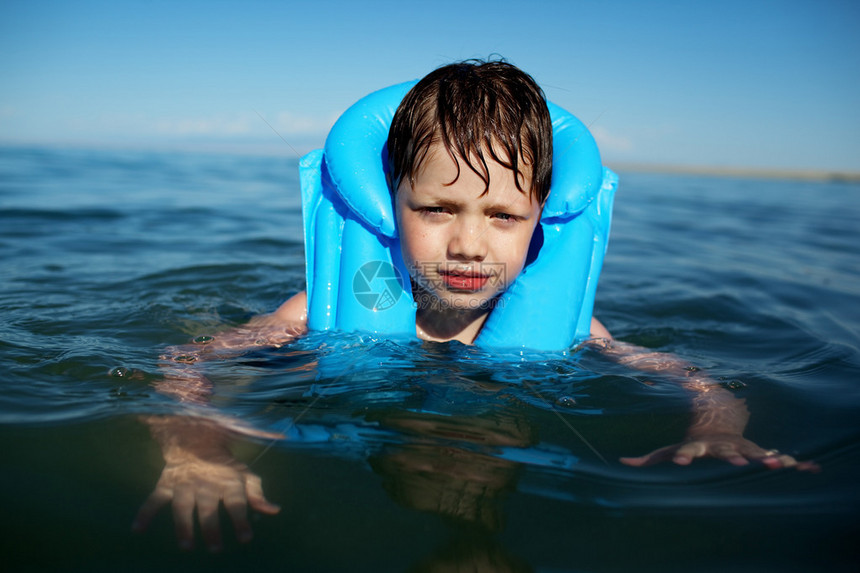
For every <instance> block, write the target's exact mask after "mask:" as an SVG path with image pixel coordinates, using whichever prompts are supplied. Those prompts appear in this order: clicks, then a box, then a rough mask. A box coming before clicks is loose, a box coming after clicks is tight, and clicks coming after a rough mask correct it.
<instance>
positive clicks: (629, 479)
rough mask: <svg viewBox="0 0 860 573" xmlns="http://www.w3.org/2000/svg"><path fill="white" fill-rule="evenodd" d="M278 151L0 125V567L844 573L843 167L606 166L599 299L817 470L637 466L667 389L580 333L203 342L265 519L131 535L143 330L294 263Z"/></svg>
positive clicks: (849, 321) (228, 309)
mask: <svg viewBox="0 0 860 573" xmlns="http://www.w3.org/2000/svg"><path fill="white" fill-rule="evenodd" d="M295 165H296V160H295V158H292V157H288V156H285V157H251V156H225V155H192V154H159V153H144V152H139V151H134V152H132V151H128V152H126V151H111V152H105V151H86V150H57V149H19V148H4V149H2V150H0V260H2V263H0V265H2V266H0V269H2V277H3V280H2V282H0V313H2V314H0V317H2V320H0V349H2V352H0V367H2V371H3V372H4V374H5V383H4V389H5V390H4V392H2V393H0V444H2V452H3V453H4V457H3V471H2V473H0V475H1V476H2V477H0V479H1V480H2V492H3V493H2V498H0V500H2V501H0V503H2V509H3V515H4V520H3V532H2V536H0V539H2V542H0V543H2V551H3V555H4V563H5V564H6V567H8V570H33V569H39V570H45V569H47V570H64V571H65V570H86V571H93V570H110V571H113V570H117V569H119V568H122V569H124V570H125V569H130V570H134V569H140V570H152V569H154V568H156V567H157V568H160V569H164V570H188V568H189V567H190V568H193V569H203V568H205V569H207V570H225V571H232V570H236V569H237V568H241V569H242V570H255V569H259V570H263V569H265V570H271V569H273V568H277V569H284V568H293V569H294V570H297V571H344V570H349V571H406V570H414V571H432V570H441V569H442V568H443V567H444V566H446V565H447V566H450V565H451V564H453V563H460V564H463V563H472V564H475V563H483V564H487V565H486V566H487V570H497V571H508V570H510V571H529V570H532V571H630V570H637V571H724V570H740V571H811V570H824V571H842V570H845V571H848V570H853V568H854V566H855V565H856V562H857V561H856V559H857V557H858V554H857V551H856V550H855V549H854V546H855V543H856V539H857V537H858V534H860V527H858V515H860V514H858V510H860V491H858V486H857V484H858V478H860V439H858V438H860V416H858V412H860V385H858V373H860V358H858V348H860V329H858V325H860V307H858V305H857V300H858V295H860V280H858V279H860V229H858V225H857V221H858V220H860V186H858V185H857V184H849V183H844V182H797V181H784V180H763V179H762V180H756V179H743V178H719V177H696V176H690V175H683V176H681V175H655V174H638V173H622V174H621V187H620V190H619V192H618V195H617V199H616V210H615V219H614V223H613V231H612V239H611V244H610V249H609V254H608V256H607V258H606V264H605V269H604V274H603V277H602V279H601V285H600V289H599V292H598V300H597V316H598V317H599V318H600V319H601V320H602V321H603V322H604V323H605V324H606V325H607V326H608V327H609V329H610V330H611V331H612V332H613V334H614V335H615V336H616V337H619V338H621V339H624V340H627V341H630V342H633V343H637V344H641V345H644V346H647V347H649V348H653V349H655V350H659V351H665V352H671V353H674V354H676V355H678V356H680V357H682V358H684V359H686V360H689V361H690V362H692V363H694V364H696V365H698V366H699V367H701V368H702V369H704V370H706V371H707V372H708V373H709V374H710V375H711V376H713V377H714V378H715V379H717V380H719V381H721V382H722V383H723V384H724V385H725V387H727V388H731V391H732V392H734V393H735V394H736V395H737V396H739V397H742V398H745V399H746V401H747V403H748V405H749V408H750V410H751V412H752V418H751V421H750V424H749V426H748V429H747V432H746V436H747V437H748V438H749V439H751V440H753V441H755V442H756V443H758V444H760V445H761V446H763V447H765V448H776V449H779V450H780V451H783V452H787V453H790V454H791V455H794V456H795V457H797V458H798V459H814V460H815V461H816V462H818V463H819V464H820V465H821V468H822V469H821V471H820V472H819V473H801V472H797V471H794V470H781V471H768V470H766V469H764V468H762V467H761V466H758V465H751V466H748V467H744V468H736V467H732V466H730V465H728V464H724V463H721V462H717V461H713V460H704V461H697V462H696V463H694V464H693V465H692V466H690V467H686V468H681V467H675V466H671V465H658V466H653V467H649V468H630V467H626V466H624V465H622V464H620V463H619V462H618V458H619V457H620V456H631V455H642V454H645V453H647V452H649V451H651V450H653V449H655V448H658V447H662V446H665V445H668V444H671V443H675V442H677V441H679V440H680V439H681V438H682V437H683V434H684V429H685V427H686V424H687V423H688V422H689V397H688V396H687V395H686V394H685V392H684V391H683V390H682V389H680V388H678V386H677V385H676V384H675V383H674V382H672V381H670V380H662V379H660V378H658V377H655V376H648V375H644V374H641V373H638V372H635V371H631V370H629V369H626V368H624V367H621V366H619V365H617V364H614V363H612V362H611V361H609V360H607V359H606V358H605V357H603V356H602V355H600V354H599V353H598V352H596V351H593V350H581V351H578V352H573V353H552V354H544V355H533V356H528V357H527V359H526V360H523V359H522V358H521V357H520V358H518V357H510V356H509V357H499V356H494V355H491V354H488V353H485V352H482V351H479V350H477V349H473V348H467V347H464V346H461V345H458V344H444V345H439V344H420V343H410V342H402V341H400V342H398V341H389V340H377V339H373V338H371V337H367V336H359V335H334V334H313V335H311V336H308V337H307V338H305V339H303V340H300V341H297V342H296V343H295V344H292V345H289V346H286V347H283V348H280V349H277V350H261V351H258V352H255V353H251V354H248V355H245V356H242V357H240V358H237V359H235V360H230V361H226V362H223V363H219V364H213V365H211V367H210V368H209V370H208V372H209V375H210V377H211V378H212V379H213V381H215V382H216V393H215V396H214V398H213V401H214V403H215V404H217V405H218V407H219V408H220V409H221V411H222V412H223V413H225V414H226V415H230V416H234V417H236V418H238V419H242V420H244V421H246V422H247V423H249V424H253V425H254V426H256V427H258V428H264V429H267V430H271V431H282V432H285V433H287V434H289V435H290V437H291V439H290V440H287V441H281V442H268V441H264V440H251V439H238V440H236V443H235V447H234V451H235V454H236V456H237V457H238V458H239V459H241V460H242V461H244V462H245V463H248V464H249V465H250V466H251V469H252V470H253V471H254V472H255V473H257V474H259V475H260V476H261V478H262V479H263V484H264V488H265V491H266V495H267V496H268V498H269V499H270V500H272V501H274V502H276V503H278V504H280V505H281V507H282V510H281V513H280V514H279V515H277V516H274V517H271V516H260V515H255V516H254V517H253V520H252V521H253V526H254V529H255V539H254V541H253V542H252V543H250V544H248V545H245V546H240V545H239V544H238V543H236V542H235V541H234V540H232V539H229V537H230V535H229V526H227V525H226V522H225V530H226V534H225V538H227V541H226V547H225V550H224V552H223V553H222V554H219V555H209V554H208V553H206V552H205V551H204V550H203V548H198V549H196V550H195V551H193V552H191V553H182V552H180V551H179V550H178V549H177V547H176V543H175V540H174V539H173V533H172V521H171V517H170V515H169V511H164V512H162V514H160V515H159V516H158V517H157V518H156V520H155V522H154V523H153V525H152V527H151V529H150V531H148V532H147V533H146V534H144V535H133V534H132V533H131V532H130V524H131V521H132V519H133V517H134V515H135V513H136V511H137V508H138V507H139V506H140V504H141V503H142V502H143V500H144V499H145V498H146V496H147V495H148V494H149V492H150V491H151V489H152V488H153V486H154V485H155V483H156V481H157V479H158V476H159V473H160V470H161V466H162V463H163V462H162V459H161V456H160V451H159V449H158V447H157V445H156V444H155V443H154V441H153V439H152V437H151V436H150V434H149V431H148V430H147V428H146V426H145V425H144V424H142V423H141V422H140V417H141V416H145V415H149V414H162V413H170V412H174V411H175V410H176V406H175V403H174V402H173V401H172V400H170V399H169V398H166V397H164V396H161V395H159V394H158V393H157V392H155V391H154V387H155V385H156V384H157V382H158V381H159V380H160V377H161V374H160V372H159V368H158V356H159V353H160V352H161V351H162V350H163V349H164V347H165V346H167V345H170V344H181V343H185V342H187V341H189V340H190V339H191V338H193V337H195V336H198V335H201V334H211V333H214V334H216V335H217V333H218V332H219V331H221V330H222V329H224V328H226V327H229V326H235V325H239V324H242V323H243V322H245V321H247V320H248V319H249V318H250V317H251V316H253V315H255V314H259V313H263V312H267V311H271V310H273V309H274V308H275V307H276V306H277V305H278V304H279V303H280V302H282V301H283V300H284V299H285V298H286V297H287V296H289V295H290V294H292V293H295V292H296V291H298V290H301V289H302V288H303V284H304V276H303V273H304V270H303V254H302V253H303V251H302V237H301V226H300V221H301V206H300V200H299V191H298V184H297V173H296V166H295Z"/></svg>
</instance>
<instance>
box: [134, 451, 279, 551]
mask: <svg viewBox="0 0 860 573" xmlns="http://www.w3.org/2000/svg"><path fill="white" fill-rule="evenodd" d="M168 502H172V504H173V520H174V524H175V528H176V538H177V540H178V542H179V546H180V547H181V548H182V549H186V550H190V549H192V548H193V547H194V509H195V508H196V509H197V519H198V520H199V521H200V530H201V532H202V533H203V539H204V541H205V542H206V545H207V547H208V548H209V550H210V551H220V549H221V527H220V524H219V518H218V508H219V505H220V504H221V503H222V502H223V504H224V508H225V509H226V510H227V513H228V514H229V515H230V519H231V520H232V521H233V529H234V530H235V532H236V537H237V539H238V540H239V541H240V542H242V543H246V542H248V541H250V540H251V538H252V537H253V534H252V532H251V526H250V524H249V523H248V511H247V506H248V505H250V506H251V507H252V508H254V509H256V510H257V511H259V512H262V513H267V514H269V515H274V514H276V513H278V512H279V511H280V508H279V507H278V506H277V505H274V504H272V503H270V502H269V501H268V500H267V499H266V498H265V496H264V495H263V487H262V483H261V481H260V478H259V476H257V475H256V474H254V473H253V472H251V471H250V470H249V469H248V467H247V466H246V465H245V464H243V463H241V462H238V461H236V460H232V459H230V460H223V461H210V460H203V459H200V458H198V457H196V456H195V455H193V454H190V453H187V452H186V453H185V454H184V455H183V454H179V455H173V456H171V460H170V461H168V463H167V465H166V466H165V468H164V470H163V471H162V472H161V478H160V479H159V480H158V484H157V485H156V486H155V490H154V491H153V492H152V493H151V494H150V496H149V498H148V499H147V500H146V502H144V504H143V505H142V506H141V508H140V511H138V513H137V517H136V518H135V520H134V523H133V524H132V529H134V530H135V531H144V530H146V528H147V527H148V526H149V523H150V522H151V521H152V518H153V517H154V516H155V514H156V513H158V511H159V510H160V509H161V508H162V507H163V506H164V505H165V504H167V503H168Z"/></svg>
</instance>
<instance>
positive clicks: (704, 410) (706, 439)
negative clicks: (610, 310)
mask: <svg viewBox="0 0 860 573" xmlns="http://www.w3.org/2000/svg"><path fill="white" fill-rule="evenodd" d="M588 343H589V345H591V346H592V347H594V348H598V349H600V350H601V351H602V352H603V353H604V354H605V355H606V356H608V357H610V358H612V359H613V360H616V361H617V362H619V363H621V364H624V365H626V366H630V367H631V368H635V369H637V370H641V371H644V372H651V373H654V374H659V375H660V376H662V377H664V378H668V379H672V380H677V381H678V382H680V383H681V384H682V385H683V386H684V388H687V389H688V390H692V391H693V392H694V393H695V394H694V396H693V421H692V423H691V424H690V427H689V428H688V429H687V435H686V437H685V439H684V441H683V442H682V443H680V444H675V445H672V446H667V447H665V448H660V449H658V450H655V451H653V452H651V453H649V454H646V455H644V456H640V457H635V458H621V461H622V462H623V463H625V464H627V465H631V466H647V465H651V464H655V463H659V462H662V461H668V460H671V461H673V462H675V463H676V464H679V465H687V464H689V463H690V462H692V461H693V459H694V458H700V457H714V458H719V459H722V460H725V461H727V462H729V463H731V464H734V465H738V466H742V465H747V464H748V463H749V462H750V461H751V460H754V461H760V462H762V463H763V464H764V465H765V466H767V467H769V468H772V469H775V468H783V467H792V466H794V467H797V469H801V470H814V469H817V467H818V466H817V465H816V464H814V463H812V462H798V461H797V460H795V459H794V458H793V457H791V456H787V455H783V454H780V453H779V452H777V451H776V450H765V449H763V448H761V447H759V446H758V445H756V444H755V443H753V442H751V441H749V440H747V439H746V438H744V437H743V433H744V429H745V428H746V425H747V421H748V420H749V410H748V409H747V406H746V402H745V400H743V399H740V398H737V397H736V396H734V395H733V394H732V393H731V392H729V391H728V390H726V389H725V388H723V387H722V386H720V384H719V383H718V382H717V381H716V380H714V379H712V378H710V377H709V376H707V375H705V374H703V373H702V372H701V371H699V370H698V368H696V367H694V366H692V365H690V364H688V363H686V362H684V361H683V360H681V359H680V358H678V357H676V356H673V355H671V354H666V353H663V352H653V351H651V350H649V349H647V348H642V347H641V346H635V345H633V344H628V343H626V342H620V341H618V340H615V339H613V338H612V335H611V334H609V331H608V330H607V329H606V327H604V326H603V325H602V324H601V323H600V322H599V321H598V320H597V319H592V323H591V338H590V339H589V342H588Z"/></svg>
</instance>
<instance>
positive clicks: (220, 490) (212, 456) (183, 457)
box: [132, 293, 306, 551]
mask: <svg viewBox="0 0 860 573" xmlns="http://www.w3.org/2000/svg"><path fill="white" fill-rule="evenodd" d="M304 305H305V298H304V293H300V294H299V295H296V296H294V297H293V298H291V299H290V300H289V301H287V302H286V303H284V305H282V306H281V308H279V309H278V310H277V311H276V312H274V313H273V314H270V315H264V316H260V317H256V318H254V319H252V320H251V321H250V322H249V323H248V324H247V325H245V326H243V327H240V328H235V329H232V330H229V331H226V332H223V333H220V334H218V335H217V336H201V337H198V338H196V339H195V340H194V343H193V344H188V345H182V346H174V347H169V348H167V349H166V351H165V353H164V354H163V355H162V356H161V362H160V367H161V370H162V372H163V374H164V377H163V379H162V380H161V381H160V382H158V383H157V384H156V389H157V390H158V391H159V392H160V393H162V394H165V395H168V396H171V397H173V398H174V399H176V400H177V401H178V402H180V403H182V404H185V405H187V406H188V407H189V409H188V415H182V416H147V417H145V418H143V420H144V422H145V423H146V424H147V425H149V427H150V430H151V432H152V435H153V437H154V438H155V439H156V441H157V442H158V443H159V445H160V446H161V450H162V453H163V455H164V461H165V467H164V469H163V470H162V473H161V477H160V479H159V480H158V484H157V485H156V487H155V490H154V491H153V492H152V493H151V494H150V496H149V498H148V499H147V500H146V502H145V503H144V504H143V506H142V507H141V508H140V511H139V512H138V514H137V517H136V518H135V521H134V523H133V524H132V527H133V529H135V530H136V531H143V530H145V529H146V528H147V526H148V525H149V522H150V521H151V520H152V518H153V517H154V516H155V514H156V513H157V512H158V511H159V510H160V509H161V508H162V507H163V506H164V505H166V504H167V503H168V502H169V503H171V505H172V508H173V517H174V524H175V528H176V536H177V539H178V541H179V544H180V547H182V548H185V549H190V548H191V547H193V543H194V510H195V508H196V510H197V519H198V520H199V522H200V529H201V532H202V534H203V537H204V540H205V541H206V544H207V546H208V547H209V549H210V550H212V551H218V550H220V548H221V531H220V526H219V517H218V509H219V505H220V504H221V503H223V505H224V508H225V509H226V510H227V513H228V514H229V515H230V518H231V520H232V521H233V526H234V530H235V533H236V537H237V538H238V539H239V541H242V542H246V541H249V540H250V539H251V535H252V534H251V527H250V525H249V523H248V517H247V506H248V505H250V506H251V507H252V508H254V509H256V510H257V511H260V512H262V513H268V514H275V513H277V512H278V511H280V508H278V506H276V505H274V504H271V503H269V502H268V501H267V500H266V498H265V496H264V495H263V489H262V483H261V481H260V478H259V477H258V476H257V475H255V474H254V473H253V472H251V471H250V470H249V469H248V467H247V466H246V465H245V464H243V463H241V462H239V461H237V460H236V459H234V458H233V455H232V454H231V452H230V449H229V447H228V445H229V442H230V439H231V438H233V437H235V435H236V434H243V435H248V436H253V437H258V438H269V439H277V438H283V436H281V435H280V434H272V433H269V432H262V431H259V430H256V429H254V428H251V427H250V426H248V425H246V424H244V423H242V422H241V421H239V420H235V419H232V418H229V417H227V416H224V415H220V414H218V413H217V412H216V411H215V410H214V409H211V408H210V407H209V397H210V395H211V393H212V383H211V382H210V381H209V380H208V379H207V378H206V376H205V375H204V373H203V371H202V368H203V364H204V363H205V362H210V361H213V360H224V359H228V358H232V357H235V356H238V355H240V354H242V353H244V352H247V351H248V350H251V349H253V348H260V347H278V346H282V345H283V344H286V343H287V342H289V341H290V340H293V339H295V338H296V337H297V336H300V335H301V334H303V333H304V331H305V323H306V319H305V311H304Z"/></svg>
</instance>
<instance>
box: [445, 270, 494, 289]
mask: <svg viewBox="0 0 860 573" xmlns="http://www.w3.org/2000/svg"><path fill="white" fill-rule="evenodd" d="M439 275H440V276H441V277H442V281H443V282H444V283H445V286H447V287H448V289H449V290H453V291H460V292H477V291H479V290H481V289H483V288H484V285H486V284H487V281H488V280H489V278H490V277H489V275H485V274H483V273H480V272H477V271H463V270H454V269H440V270H439Z"/></svg>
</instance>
